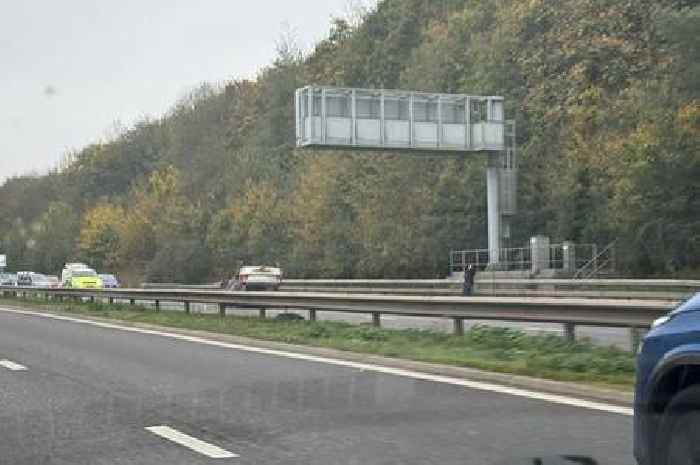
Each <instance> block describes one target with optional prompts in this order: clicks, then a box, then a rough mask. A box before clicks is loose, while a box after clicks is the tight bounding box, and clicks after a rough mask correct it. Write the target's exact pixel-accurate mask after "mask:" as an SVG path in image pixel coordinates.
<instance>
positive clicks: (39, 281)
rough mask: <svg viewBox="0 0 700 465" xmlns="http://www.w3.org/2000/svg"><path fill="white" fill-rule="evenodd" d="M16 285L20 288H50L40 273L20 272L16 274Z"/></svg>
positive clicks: (47, 280) (44, 276) (45, 277)
mask: <svg viewBox="0 0 700 465" xmlns="http://www.w3.org/2000/svg"><path fill="white" fill-rule="evenodd" d="M17 285H18V286H21V287H42V288H43V287H51V285H50V282H49V279H48V277H47V276H46V275H43V274H41V273H34V272H33V271H20V272H19V273H17Z"/></svg>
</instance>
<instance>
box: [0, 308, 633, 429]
mask: <svg viewBox="0 0 700 465" xmlns="http://www.w3.org/2000/svg"><path fill="white" fill-rule="evenodd" d="M0 311H3V312H7V313H16V314H20V315H31V316H37V317H41V318H51V319H54V320H61V321H70V322H73V323H80V324H85V325H90V326H97V327H100V328H109V329H115V330H119V331H127V332H131V333H139V334H148V335H152V336H161V337H167V338H171V339H178V340H181V341H188V342H194V343H197V344H204V345H208V346H214V347H223V348H226V349H234V350H241V351H245V352H254V353H258V354H265V355H273V356H277V357H286V358H291V359H295V360H304V361H307V362H318V363H325V364H329V365H336V366H342V367H348V368H356V369H358V370H364V371H372V372H375V373H382V374H388V375H395V376H402V377H405V378H412V379H420V380H425V381H433V382H436V383H443V384H451V385H454V386H462V387H465V388H469V389H477V390H480V391H488V392H496V393H499V394H507V395H511V396H517V397H525V398H528V399H535V400H541V401H544V402H550V403H554V404H563V405H569V406H572V407H580V408H585V409H589V410H598V411H601V412H608V413H616V414H619V415H627V416H632V414H633V411H632V409H631V408H629V407H620V406H617V405H612V404H605V403H602V402H595V401H589V400H585V399H579V398H576V397H569V396H563V395H559V394H548V393H545V392H538V391H530V390H527V389H520V388H514V387H509V386H502V385H500V384H492V383H484V382H481V381H470V380H466V379H462V378H454V377H451V376H440V375H431V374H428V373H421V372H419V371H411V370H404V369H402V368H392V367H386V366H381V365H372V364H369V363H359V362H351V361H348V360H339V359H334V358H327V357H318V356H316V355H307V354H299V353H295V352H288V351H285V350H276V349H265V348H262V347H253V346H245V345H242V344H230V343H227V342H220V341H214V340H211V339H205V338H203V337H196V336H186V335H183V334H175V333H168V332H165V331H156V330H153V329H143V328H133V327H129V326H121V325H117V324H113V323H104V322H101V321H92V320H82V319H80V318H73V317H69V316H63V315H52V314H48V313H40V312H32V311H29V310H18V309H9V308H0Z"/></svg>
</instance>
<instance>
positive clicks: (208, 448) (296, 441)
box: [0, 308, 634, 465]
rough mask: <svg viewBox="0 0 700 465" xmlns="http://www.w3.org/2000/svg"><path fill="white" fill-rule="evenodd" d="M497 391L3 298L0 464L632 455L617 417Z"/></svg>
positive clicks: (627, 431) (476, 460)
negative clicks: (30, 309)
mask: <svg viewBox="0 0 700 465" xmlns="http://www.w3.org/2000/svg"><path fill="white" fill-rule="evenodd" d="M503 392H504V391H499V390H498V389H495V390H489V389H486V388H476V389H475V388H468V387H465V386H462V385H457V384H455V383H450V382H447V381H444V380H442V381H441V380H440V379H435V380H431V379H427V378H426V379H421V378H420V377H419V376H412V375H410V374H403V375H396V374H389V373H382V372H378V371H374V370H373V369H360V368H358V367H357V366H350V365H347V364H346V365H343V364H342V363H340V364H334V363H331V362H329V361H327V360H325V361H324V360H319V361H314V360H311V359H310V358H309V357H307V358H306V359H304V358H303V357H302V358H293V357H290V356H282V355H280V354H271V353H266V352H265V351H264V350H262V351H261V350H259V349H250V350H249V349H246V348H235V347H232V346H225V345H222V344H218V345H217V344H216V343H207V342H206V341H201V340H184V339H183V338H182V337H177V336H169V335H166V334H161V333H159V334H148V333H147V332H143V331H142V332H138V331H134V330H123V329H118V328H111V327H103V326H99V325H95V324H85V323H79V322H76V321H69V320H57V319H55V318H48V317H44V316H38V315H27V314H19V313H15V312H11V311H8V310H7V309H2V308H0V464H3V465H4V464H8V465H42V464H60V465H81V464H86V465H87V464H90V465H100V464H110V465H111V464H149V465H150V464H175V465H178V464H182V465H184V464H188V465H192V464H194V465H197V464H287V465H288V464H304V465H307V464H318V465H330V464H353V465H354V464H356V465H370V464H382V465H393V464H440V465H447V464H459V465H464V464H478V465H481V464H504V465H505V464H525V463H529V464H532V463H533V462H532V458H533V457H541V456H552V455H557V454H578V455H586V456H594V457H595V458H596V460H597V461H598V463H600V464H601V465H605V464H626V465H632V464H633V463H634V461H633V459H632V455H631V428H632V418H631V417H630V416H629V415H628V414H625V413H624V412H622V413H619V412H618V413H615V410H614V409H610V410H609V411H605V409H603V410H600V409H595V408H590V406H588V407H586V405H585V404H581V403H577V402H568V401H567V402H564V403H554V402H551V401H548V400H542V398H537V396H533V395H528V394H524V395H523V394H521V395H511V394H506V393H503ZM582 405H583V406H582Z"/></svg>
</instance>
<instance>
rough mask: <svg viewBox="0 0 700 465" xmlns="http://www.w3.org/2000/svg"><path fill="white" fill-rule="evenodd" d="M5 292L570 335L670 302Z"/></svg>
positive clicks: (637, 318)
mask: <svg viewBox="0 0 700 465" xmlns="http://www.w3.org/2000/svg"><path fill="white" fill-rule="evenodd" d="M0 292H1V293H2V296H3V297H7V296H15V297H17V296H21V297H28V296H34V297H39V298H45V299H58V300H63V299H79V300H83V299H88V300H91V301H96V300H100V301H107V302H109V303H114V302H115V301H128V302H129V303H130V304H132V305H135V304H136V303H137V302H139V301H147V302H153V303H154V305H155V308H156V309H158V308H160V303H161V302H177V303H182V304H183V309H184V311H185V312H188V313H189V311H190V305H191V304H192V303H207V304H217V305H218V307H219V313H220V314H221V315H222V316H224V315H226V312H227V309H237V308H241V309H251V308H252V309H258V310H259V311H260V315H261V316H264V315H265V310H266V309H300V310H307V311H308V312H309V319H311V320H315V319H316V312H318V311H334V312H351V313H365V314H371V315H372V321H373V324H374V325H376V326H379V325H380V318H381V315H382V314H393V315H403V316H414V317H430V318H451V319H452V320H453V321H454V330H455V333H457V334H461V333H462V332H463V321H464V320H465V319H476V320H502V321H526V322H547V323H562V324H564V327H565V332H566V335H567V336H568V337H570V338H573V337H574V327H575V325H577V324H580V325H590V326H605V327H628V328H646V327H649V325H650V324H651V322H652V321H653V320H654V319H656V318H658V317H659V316H661V315H663V314H665V313H667V312H668V311H669V310H670V309H671V307H672V304H670V303H669V302H668V301H652V300H632V299H629V300H613V299H597V300H596V299H578V298H577V299H574V298H544V297H481V296H479V297H447V296H430V297H427V296H405V295H375V294H373V295H366V294H333V293H308V292H227V291H214V290H182V289H46V288H44V289H40V288H26V287H0Z"/></svg>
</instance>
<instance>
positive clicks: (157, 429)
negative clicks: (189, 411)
mask: <svg viewBox="0 0 700 465" xmlns="http://www.w3.org/2000/svg"><path fill="white" fill-rule="evenodd" d="M145 429H146V430H148V431H150V432H151V433H153V434H156V435H158V436H160V437H162V438H165V439H168V440H170V441H172V442H174V443H176V444H180V445H181V446H184V447H187V448H188V449H192V450H193V451H195V452H198V453H200V454H202V455H206V456H207V457H210V458H212V459H231V458H236V457H239V456H238V455H236V454H234V453H233V452H229V451H227V450H224V449H222V448H221V447H217V446H215V445H213V444H209V443H208V442H204V441H201V440H199V439H197V438H193V437H192V436H189V435H187V434H185V433H182V432H180V431H178V430H176V429H174V428H171V427H169V426H149V427H147V428H145Z"/></svg>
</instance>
